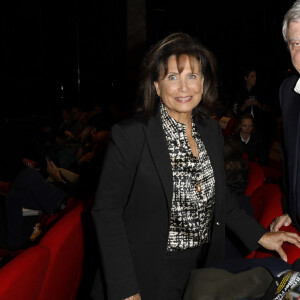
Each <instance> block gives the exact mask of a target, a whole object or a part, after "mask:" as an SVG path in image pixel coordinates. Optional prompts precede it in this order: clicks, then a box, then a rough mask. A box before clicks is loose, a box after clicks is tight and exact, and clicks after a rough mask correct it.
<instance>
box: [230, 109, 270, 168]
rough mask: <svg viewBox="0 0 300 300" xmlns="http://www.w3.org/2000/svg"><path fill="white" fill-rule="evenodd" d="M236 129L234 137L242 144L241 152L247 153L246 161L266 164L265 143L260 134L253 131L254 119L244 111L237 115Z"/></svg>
mask: <svg viewBox="0 0 300 300" xmlns="http://www.w3.org/2000/svg"><path fill="white" fill-rule="evenodd" d="M237 129H238V132H237V133H236V134H235V135H234V138H235V140H237V141H239V142H240V143H241V145H242V146H243V152H244V153H245V154H247V159H248V161H250V162H255V161H256V162H258V163H259V164H260V165H266V163H267V155H266V145H265V143H264V141H263V139H262V136H261V135H260V134H259V133H257V132H255V131H254V119H253V117H252V116H251V114H249V113H244V114H243V115H241V116H240V117H239V119H238V123H237Z"/></svg>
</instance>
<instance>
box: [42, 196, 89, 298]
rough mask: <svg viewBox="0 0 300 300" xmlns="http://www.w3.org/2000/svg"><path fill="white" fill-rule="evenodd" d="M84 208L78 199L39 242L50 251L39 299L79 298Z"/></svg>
mask: <svg viewBox="0 0 300 300" xmlns="http://www.w3.org/2000/svg"><path fill="white" fill-rule="evenodd" d="M82 211H83V203H82V202H79V203H78V204H77V205H76V206H75V207H73V208H72V209H71V210H70V211H68V212H67V213H66V214H65V215H64V216H62V217H61V218H60V219H59V220H58V221H57V222H56V223H55V224H54V225H53V227H51V229H50V230H49V231H48V232H47V234H46V235H45V236H44V237H43V238H42V240H41V241H40V243H39V245H41V246H44V247H47V248H48V249H49V250H50V253H51V259H50V262H49V267H48V272H47V275H46V277H45V281H44V284H43V287H42V291H41V295H40V298H39V299H40V300H53V299H55V300H65V299H75V298H76V293H77V290H78V288H79V283H80V279H81V275H82V262H83V254H84V253H83V229H82V224H81V214H82Z"/></svg>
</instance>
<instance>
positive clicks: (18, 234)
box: [6, 116, 108, 250]
mask: <svg viewBox="0 0 300 300" xmlns="http://www.w3.org/2000/svg"><path fill="white" fill-rule="evenodd" d="M90 135H91V144H90V149H89V151H88V152H86V153H84V154H82V155H81V156H80V157H79V159H78V163H77V164H76V166H75V165H74V169H72V171H75V172H76V173H77V174H78V175H79V179H78V181H76V182H71V181H69V180H68V179H67V178H65V177H64V175H63V173H62V172H61V170H60V169H59V168H58V167H57V166H56V165H55V164H54V162H53V161H51V160H50V159H49V160H48V161H47V172H48V175H49V177H51V182H50V180H49V178H48V179H47V180H46V179H45V178H44V177H43V176H42V175H41V174H40V172H39V171H37V170H36V169H34V168H26V169H24V170H22V171H21V172H20V173H19V175H18V176H17V178H16V180H15V181H14V183H13V184H12V186H11V189H10V191H9V193H8V194H7V197H6V210H7V228H8V243H7V248H8V249H9V250H16V249H19V248H22V247H23V241H22V208H23V207H25V208H29V209H35V210H42V211H43V212H44V213H48V214H53V213H56V212H59V211H61V210H62V209H64V208H65V206H66V202H67V199H68V197H69V196H75V197H82V196H85V197H88V196H90V195H93V193H95V191H96V187H97V184H98V178H99V175H100V171H101V164H102V159H103V155H104V152H105V149H106V145H107V141H108V128H106V123H105V120H103V118H102V116H97V117H94V118H93V119H92V120H91V127H90Z"/></svg>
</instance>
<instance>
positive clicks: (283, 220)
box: [270, 214, 292, 232]
mask: <svg viewBox="0 0 300 300" xmlns="http://www.w3.org/2000/svg"><path fill="white" fill-rule="evenodd" d="M291 223H292V220H291V218H290V216H289V215H288V214H284V215H282V216H280V217H277V218H276V219H274V221H273V222H272V223H271V225H270V231H271V232H276V231H278V230H279V229H280V228H281V226H282V225H284V226H289V225H290V224H291Z"/></svg>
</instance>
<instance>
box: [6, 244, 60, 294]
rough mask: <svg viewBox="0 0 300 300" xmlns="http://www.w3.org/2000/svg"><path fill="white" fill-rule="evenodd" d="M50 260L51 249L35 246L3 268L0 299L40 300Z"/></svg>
mask: <svg viewBox="0 0 300 300" xmlns="http://www.w3.org/2000/svg"><path fill="white" fill-rule="evenodd" d="M49 259H50V251H49V249H47V248H45V247H41V246H34V247H31V248H29V249H27V250H24V251H23V252H21V253H20V254H19V255H18V256H16V257H15V258H14V259H13V260H11V261H10V262H8V263H7V264H6V265H5V266H3V267H2V268H1V269H0V299H3V300H37V299H40V298H39V295H40V291H41V287H42V283H43V280H44V278H45V275H46V273H47V268H48V264H49ZM53 299H55V298H53Z"/></svg>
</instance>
